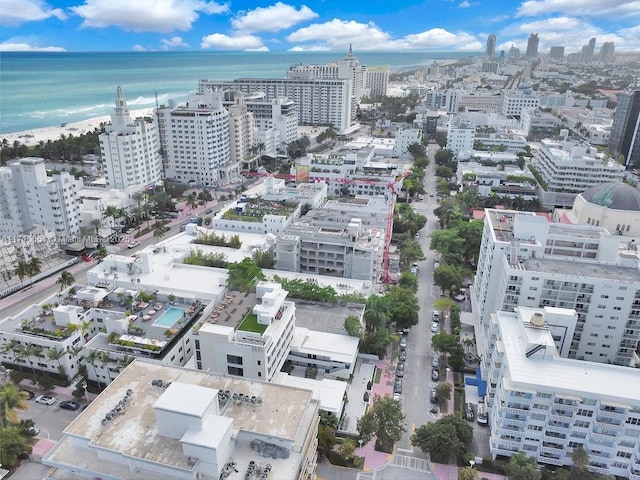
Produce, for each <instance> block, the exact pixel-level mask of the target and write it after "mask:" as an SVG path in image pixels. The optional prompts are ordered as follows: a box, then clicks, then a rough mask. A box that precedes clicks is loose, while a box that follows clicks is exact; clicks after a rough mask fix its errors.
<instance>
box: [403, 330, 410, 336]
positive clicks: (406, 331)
mask: <svg viewBox="0 0 640 480" xmlns="http://www.w3.org/2000/svg"><path fill="white" fill-rule="evenodd" d="M402 335H405V336H407V335H409V329H408V328H403V329H402Z"/></svg>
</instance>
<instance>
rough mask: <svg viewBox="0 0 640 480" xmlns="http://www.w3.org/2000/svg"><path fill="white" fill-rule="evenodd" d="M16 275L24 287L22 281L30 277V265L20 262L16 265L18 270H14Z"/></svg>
mask: <svg viewBox="0 0 640 480" xmlns="http://www.w3.org/2000/svg"><path fill="white" fill-rule="evenodd" d="M14 273H15V274H16V275H17V276H18V278H19V279H20V285H24V284H23V283H22V280H23V279H24V277H27V276H29V264H28V263H27V262H25V261H24V260H19V261H18V263H17V264H16V269H15V270H14Z"/></svg>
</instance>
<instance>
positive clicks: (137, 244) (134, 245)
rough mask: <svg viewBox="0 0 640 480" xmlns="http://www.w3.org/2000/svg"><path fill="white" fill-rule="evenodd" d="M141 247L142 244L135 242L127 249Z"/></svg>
mask: <svg viewBox="0 0 640 480" xmlns="http://www.w3.org/2000/svg"><path fill="white" fill-rule="evenodd" d="M139 246H140V242H138V241H134V242H130V243H129V245H127V248H136V247H139Z"/></svg>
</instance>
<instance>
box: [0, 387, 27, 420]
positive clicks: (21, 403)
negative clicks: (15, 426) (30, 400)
mask: <svg viewBox="0 0 640 480" xmlns="http://www.w3.org/2000/svg"><path fill="white" fill-rule="evenodd" d="M28 396H29V395H28V394H27V393H26V392H21V391H20V389H19V388H18V386H17V385H16V384H15V383H13V382H7V383H5V384H3V385H1V386H0V426H1V427H4V426H6V424H7V422H11V423H17V422H18V415H17V414H16V410H24V409H26V408H27V404H26V403H25V400H26V399H27V397H28Z"/></svg>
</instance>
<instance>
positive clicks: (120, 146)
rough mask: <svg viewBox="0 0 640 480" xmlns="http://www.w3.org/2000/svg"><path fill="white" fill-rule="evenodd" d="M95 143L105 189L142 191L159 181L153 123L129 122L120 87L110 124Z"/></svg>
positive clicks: (158, 156) (160, 177)
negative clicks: (103, 166)
mask: <svg viewBox="0 0 640 480" xmlns="http://www.w3.org/2000/svg"><path fill="white" fill-rule="evenodd" d="M99 139H100V154H101V155H102V158H103V159H104V163H105V173H106V178H107V187H108V188H117V189H126V188H129V187H135V186H141V187H146V186H149V185H155V184H156V183H158V182H160V180H162V157H161V156H160V143H159V139H158V129H157V122H156V120H155V119H152V118H151V117H147V118H137V119H135V120H131V116H130V114H129V108H128V107H127V101H126V100H125V98H124V94H123V93H122V88H120V87H118V91H117V97H116V106H115V109H114V110H113V113H112V114H111V123H110V124H108V125H107V126H106V127H105V133H102V134H100V137H99Z"/></svg>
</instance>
